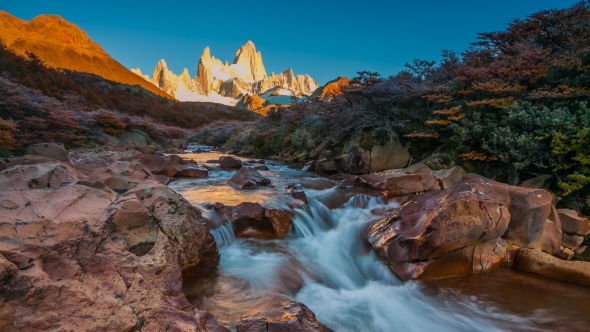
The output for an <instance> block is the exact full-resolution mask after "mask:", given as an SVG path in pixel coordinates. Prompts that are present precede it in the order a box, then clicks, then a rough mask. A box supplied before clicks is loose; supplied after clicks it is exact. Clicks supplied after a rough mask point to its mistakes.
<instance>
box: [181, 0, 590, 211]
mask: <svg viewBox="0 0 590 332" xmlns="http://www.w3.org/2000/svg"><path fill="white" fill-rule="evenodd" d="M589 20H590V5H589V4H588V2H586V1H583V2H580V3H578V4H576V5H574V6H573V7H571V8H566V9H560V10H546V11H541V12H538V13H535V14H532V15H530V16H529V17H527V18H525V19H522V20H514V21H512V22H510V24H509V25H508V26H507V28H506V30H504V31H498V32H491V33H480V34H479V37H478V40H477V41H476V42H474V43H473V44H472V45H471V46H470V47H469V48H468V49H467V50H465V51H464V52H463V53H461V54H458V53H455V52H452V51H443V52H442V60H441V61H439V62H438V63H436V62H434V61H427V60H420V59H415V60H414V61H413V62H411V63H408V64H406V69H405V70H403V71H401V72H400V73H398V74H396V75H393V76H389V77H383V76H381V75H379V74H378V73H371V72H359V76H358V77H355V78H353V79H352V80H350V81H348V82H346V81H344V82H342V81H340V80H335V81H333V82H331V83H332V85H331V84H330V83H329V84H328V85H327V86H326V87H327V88H325V89H326V90H330V89H331V90H337V93H333V92H332V95H331V96H330V98H322V100H314V101H311V102H307V103H299V104H295V105H292V106H291V107H283V108H279V109H278V110H276V111H272V112H269V113H268V114H267V116H266V117H264V118H260V119H258V120H255V121H252V122H250V123H246V124H242V123H240V122H236V121H216V122H213V123H210V124H208V125H205V126H204V127H201V128H200V129H199V130H198V131H197V133H196V134H194V135H193V136H192V137H191V138H190V140H191V141H194V142H199V143H202V144H208V145H213V146H221V147H223V148H226V149H231V150H233V151H236V153H238V154H241V155H248V156H255V157H259V158H261V157H264V158H275V159H280V160H283V161H285V162H287V163H289V162H303V163H305V162H307V161H308V160H310V159H318V158H320V159H322V160H325V161H327V162H331V161H336V162H337V163H342V164H343V166H342V167H341V171H348V172H350V171H351V170H352V169H353V168H354V167H355V166H356V164H358V163H359V160H358V158H354V156H355V155H357V154H358V151H359V150H360V151H361V153H362V152H363V151H370V150H371V149H372V148H373V147H374V146H384V145H386V144H389V143H392V142H399V143H400V144H401V145H402V146H406V147H408V151H409V153H410V155H411V156H412V160H414V161H420V160H426V159H428V158H431V156H432V155H438V156H439V158H442V159H445V162H446V164H447V165H460V166H462V167H463V168H464V169H466V170H467V171H468V172H474V173H478V174H481V175H484V176H486V177H489V178H493V179H495V180H498V181H501V182H505V183H509V184H512V185H517V184H521V183H523V182H524V181H526V180H530V179H533V178H537V179H544V180H543V181H541V183H542V186H543V187H544V188H547V189H549V190H551V191H552V192H554V193H555V194H557V195H558V197H559V198H560V201H559V206H562V207H568V208H571V209H576V210H580V211H583V213H585V214H586V215H588V214H590V203H589V202H588V199H589V196H588V194H589V183H590V154H589V152H588V149H587V146H590V141H589V139H590V132H589V130H590V129H589V128H590V109H589V108H588V107H589V105H588V101H589V100H590V98H589V97H590V90H589V89H590V28H588V26H587V22H588V21H589ZM334 87H337V89H334ZM320 89H321V88H320ZM324 100H327V101H324ZM361 162H365V163H368V162H369V161H368V160H361ZM404 166H405V165H404Z"/></svg>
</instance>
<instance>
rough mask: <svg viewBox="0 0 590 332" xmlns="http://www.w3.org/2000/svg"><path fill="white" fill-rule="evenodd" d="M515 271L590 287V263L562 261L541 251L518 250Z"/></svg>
mask: <svg viewBox="0 0 590 332" xmlns="http://www.w3.org/2000/svg"><path fill="white" fill-rule="evenodd" d="M514 269H516V270H518V271H523V272H528V273H534V274H538V275H541V276H543V277H547V278H552V279H557V280H561V281H566V282H571V283H575V284H580V285H584V286H590V262H583V261H567V260H562V259H559V258H556V257H553V256H551V255H549V254H546V253H544V252H541V251H539V250H533V249H520V250H518V253H517V254H516V258H515V260H514Z"/></svg>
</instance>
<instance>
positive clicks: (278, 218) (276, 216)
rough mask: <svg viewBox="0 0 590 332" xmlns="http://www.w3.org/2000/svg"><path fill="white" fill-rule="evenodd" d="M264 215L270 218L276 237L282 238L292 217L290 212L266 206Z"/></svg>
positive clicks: (286, 232) (288, 227) (289, 226)
mask: <svg viewBox="0 0 590 332" xmlns="http://www.w3.org/2000/svg"><path fill="white" fill-rule="evenodd" d="M264 216H265V217H266V218H267V219H268V220H270V223H271V224H272V227H273V229H274V232H275V236H276V237H277V238H278V239H284V238H285V237H287V234H289V230H290V229H291V224H292V223H293V219H294V216H293V214H292V213H290V212H288V211H285V210H281V209H277V208H270V207H267V208H265V209H264Z"/></svg>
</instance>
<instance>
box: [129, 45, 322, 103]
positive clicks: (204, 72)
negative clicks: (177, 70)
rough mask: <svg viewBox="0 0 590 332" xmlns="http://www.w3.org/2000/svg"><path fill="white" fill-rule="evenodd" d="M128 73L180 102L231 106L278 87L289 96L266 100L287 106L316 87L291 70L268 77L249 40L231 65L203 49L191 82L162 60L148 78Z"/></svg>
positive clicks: (315, 84)
mask: <svg viewBox="0 0 590 332" xmlns="http://www.w3.org/2000/svg"><path fill="white" fill-rule="evenodd" d="M131 71H132V72H134V73H136V74H137V75H139V76H141V77H143V78H144V79H145V80H148V81H150V82H151V83H153V84H154V85H156V86H157V87H159V88H160V89H162V91H165V92H166V93H168V94H170V95H172V96H174V97H175V98H177V99H178V100H181V101H212V102H219V103H223V104H228V105H234V104H236V103H237V102H238V101H239V100H240V99H243V98H248V96H253V95H259V94H263V93H265V92H267V91H269V90H271V89H273V88H280V90H281V92H280V93H281V94H282V95H283V96H288V97H287V98H268V97H267V99H268V101H269V103H271V104H289V103H290V102H291V97H294V98H300V97H302V96H307V95H311V94H312V93H313V92H314V91H315V90H316V89H317V87H318V84H317V83H316V82H315V81H314V80H313V79H312V78H311V77H310V76H309V75H297V76H295V74H294V73H293V71H292V70H291V69H288V70H285V71H283V72H282V73H279V74H274V73H273V74H272V75H270V76H268V75H267V73H266V69H265V68H264V64H263V62H262V54H261V53H260V52H259V51H256V47H255V46H254V43H252V42H251V41H248V42H247V43H246V44H245V45H243V46H242V47H240V48H239V49H238V51H237V52H236V55H235V58H234V60H233V62H232V64H228V62H227V61H226V62H222V61H221V60H219V59H217V58H215V57H213V56H211V51H210V49H209V47H206V48H205V49H204V50H203V54H202V55H201V57H200V59H199V63H198V65H197V75H196V76H195V77H194V79H191V78H190V75H189V72H188V69H186V68H185V69H184V70H183V72H182V74H181V75H175V74H174V73H172V72H171V71H170V70H169V69H168V67H167V65H166V62H165V61H164V60H160V62H158V64H157V65H156V68H155V70H154V73H153V75H152V78H151V79H150V78H149V77H148V76H147V75H144V74H143V73H142V72H141V70H139V69H138V68H136V69H132V70H131ZM263 98H264V97H263Z"/></svg>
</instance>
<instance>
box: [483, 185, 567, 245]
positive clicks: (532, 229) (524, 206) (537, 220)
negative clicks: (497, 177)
mask: <svg viewBox="0 0 590 332" xmlns="http://www.w3.org/2000/svg"><path fill="white" fill-rule="evenodd" d="M489 183H490V184H492V185H501V186H504V187H506V188H507V189H508V190H509V193H510V207H509V210H510V215H511V219H510V225H509V226H508V231H506V234H504V237H503V238H504V239H505V240H506V241H507V242H509V243H512V244H515V245H517V246H519V247H521V248H531V249H537V250H541V251H545V252H547V253H549V254H555V253H557V252H558V251H559V249H560V247H561V241H562V240H561V238H562V232H561V222H560V220H559V216H558V215H557V210H556V209H555V207H553V204H552V201H553V197H552V196H551V193H549V192H548V191H546V190H543V189H530V188H521V187H514V186H509V185H506V184H498V183H497V182H495V183H492V182H489Z"/></svg>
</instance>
